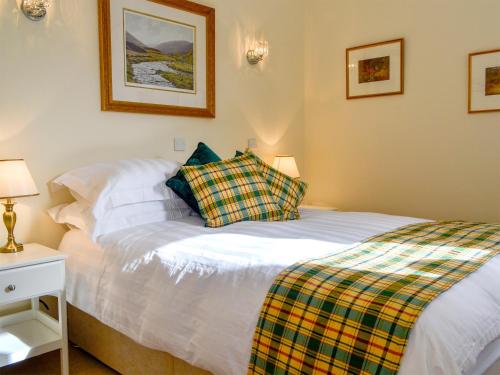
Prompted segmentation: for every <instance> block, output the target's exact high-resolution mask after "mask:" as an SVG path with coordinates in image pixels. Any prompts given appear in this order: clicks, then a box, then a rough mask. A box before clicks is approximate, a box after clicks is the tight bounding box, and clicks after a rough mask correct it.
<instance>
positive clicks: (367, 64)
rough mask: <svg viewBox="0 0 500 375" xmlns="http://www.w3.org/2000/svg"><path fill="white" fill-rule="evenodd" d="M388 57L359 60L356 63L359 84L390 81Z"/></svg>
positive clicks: (389, 60)
mask: <svg viewBox="0 0 500 375" xmlns="http://www.w3.org/2000/svg"><path fill="white" fill-rule="evenodd" d="M390 64H391V58H390V56H384V57H377V58H374V59H367V60H360V61H359V62H358V76H359V77H358V81H359V83H369V82H378V81H388V80H390V79H391V74H390V72H391V66H390Z"/></svg>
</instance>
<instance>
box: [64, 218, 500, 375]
mask: <svg viewBox="0 0 500 375" xmlns="http://www.w3.org/2000/svg"><path fill="white" fill-rule="evenodd" d="M421 221H422V220H418V219H413V218H405V217H396V216H387V215H380V214H369V213H340V212H322V211H310V210H305V211H304V212H303V219H302V220H300V221H292V222H286V223H251V222H245V223H238V224H235V225H231V226H228V227H224V228H221V229H208V228H204V227H203V225H202V222H201V220H200V219H199V218H195V217H191V218H188V219H185V220H182V221H171V222H162V223H158V224H148V225H144V226H140V227H135V228H133V229H127V230H124V231H120V232H115V233H112V234H108V235H105V236H102V237H100V238H99V241H98V242H99V246H96V245H95V244H92V243H91V242H90V240H88V239H86V238H85V237H84V235H83V234H82V233H81V232H79V231H70V232H68V233H67V234H66V236H65V237H64V239H63V241H62V243H61V246H60V248H61V250H63V251H65V252H67V253H68V254H69V255H70V256H69V259H68V261H67V269H68V274H67V278H68V280H67V296H68V301H69V302H70V303H71V304H73V305H74V306H76V307H78V308H80V309H81V310H83V311H85V312H87V313H89V314H90V315H92V316H94V317H96V318H97V319H99V320H100V321H102V322H103V323H105V324H106V325H108V326H110V327H112V328H114V329H116V330H118V331H120V332H122V333H124V334H125V335H127V336H129V337H131V338H132V339H134V340H136V341H138V342H139V343H141V344H142V345H145V346H147V347H150V348H154V349H158V350H162V351H166V352H169V353H171V354H172V355H174V356H176V357H179V358H181V359H184V360H185V361H187V362H189V363H191V364H193V365H195V366H198V367H200V368H204V369H206V370H209V371H211V372H213V373H214V374H245V373H246V367H247V364H248V361H249V357H250V351H251V343H252V336H253V333H254V330H255V326H256V323H257V318H258V314H259V311H260V308H261V305H262V302H263V300H264V298H265V296H266V293H267V291H268V288H269V287H270V285H271V283H272V281H273V279H274V278H275V276H277V275H278V274H279V273H280V271H282V270H283V269H284V268H285V267H287V266H289V265H291V264H293V263H295V262H297V261H299V260H302V259H306V258H309V257H316V256H319V255H322V254H328V253H332V252H337V251H342V249H344V248H345V247H347V246H352V245H353V244H355V243H357V242H360V241H362V240H364V239H366V238H368V237H370V236H373V235H376V234H380V233H383V232H386V231H389V230H393V229H396V228H398V227H400V226H403V225H407V224H412V223H417V222H421ZM499 274H500V257H496V258H494V259H493V260H492V261H490V262H489V263H488V264H486V265H485V266H483V267H482V268H481V269H479V270H478V271H477V272H475V273H473V274H472V275H470V276H469V277H468V278H466V279H464V280H462V281H461V282H460V283H458V284H456V285H455V286H454V287H453V288H451V289H450V290H448V291H447V292H445V293H443V294H442V295H441V296H439V297H438V298H437V299H435V300H434V301H433V302H432V303H431V304H430V305H429V306H428V308H427V309H426V310H425V311H424V312H423V314H422V315H421V316H420V318H419V319H418V321H417V324H416V326H415V328H414V329H413V331H412V333H411V336H410V339H409V345H408V347H407V350H406V353H405V355H404V357H403V361H402V366H401V370H400V374H405V375H410V374H432V375H439V374H446V375H453V374H457V375H458V374H462V373H469V372H470V371H471V370H472V369H473V368H474V366H476V365H477V364H476V361H477V358H478V355H479V354H480V352H481V351H482V350H483V349H484V348H485V347H486V345H488V344H489V343H491V342H493V341H494V340H496V339H497V338H499V337H500V277H498V275H499ZM497 354H498V353H494V354H493V355H492V356H493V357H495V358H498V355H497Z"/></svg>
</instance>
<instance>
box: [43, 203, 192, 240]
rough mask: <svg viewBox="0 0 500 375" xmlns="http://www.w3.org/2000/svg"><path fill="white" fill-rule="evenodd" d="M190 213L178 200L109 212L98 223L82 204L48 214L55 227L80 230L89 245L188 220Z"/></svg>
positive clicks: (50, 211) (130, 206) (87, 206)
mask: <svg viewBox="0 0 500 375" xmlns="http://www.w3.org/2000/svg"><path fill="white" fill-rule="evenodd" d="M191 212H192V210H191V208H189V206H188V205H187V204H186V203H184V201H183V200H181V199H178V198H175V199H169V200H165V201H151V202H145V203H137V204H128V205H124V206H120V207H117V208H112V209H110V210H108V211H107V212H106V213H105V214H104V216H103V217H102V218H100V219H98V220H96V219H95V217H94V215H93V214H92V207H90V206H89V205H88V204H86V203H85V202H84V201H76V202H73V203H70V204H61V205H59V206H56V207H53V208H51V209H49V210H48V214H49V216H50V217H51V218H52V220H54V221H55V222H56V223H58V224H66V225H69V226H71V227H75V228H78V229H81V230H82V231H83V232H85V233H86V234H87V235H88V236H89V237H90V238H91V239H92V240H93V241H95V240H96V239H97V237H99V236H101V235H103V234H108V233H112V232H115V231H118V230H122V229H126V228H130V227H135V226H138V225H143V224H149V223H155V222H160V221H165V220H177V219H181V218H183V217H187V216H189V215H190V214H191Z"/></svg>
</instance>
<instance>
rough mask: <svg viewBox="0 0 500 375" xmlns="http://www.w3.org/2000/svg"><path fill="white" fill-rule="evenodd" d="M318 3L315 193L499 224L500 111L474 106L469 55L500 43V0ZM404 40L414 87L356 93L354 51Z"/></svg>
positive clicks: (309, 172)
mask: <svg viewBox="0 0 500 375" xmlns="http://www.w3.org/2000/svg"><path fill="white" fill-rule="evenodd" d="M307 4H308V7H307V16H306V18H307V20H306V128H305V129H306V132H305V136H306V149H305V153H306V169H305V171H306V178H307V179H308V180H309V181H310V183H311V188H310V191H309V195H308V200H309V201H310V202H318V203H324V204H331V205H334V206H338V207H340V208H342V209H346V210H363V211H380V212H387V213H393V214H399V215H412V216H421V217H429V218H435V219H439V218H443V219H457V218H461V219H467V220H481V221H483V220H484V221H500V113H491V114H476V115H469V114H467V56H468V53H470V52H474V51H481V50H489V49H495V48H500V28H499V26H498V15H499V14H500V1H498V0H474V1H470V0H371V1H366V0H349V1H343V0H315V1H308V2H307ZM401 37H404V38H405V40H406V92H405V94H404V95H400V96H392V97H380V98H368V99H358V100H350V101H347V100H346V99H345V49H346V48H348V47H352V46H357V45H363V44H368V43H373V42H378V41H384V40H390V39H395V38H401Z"/></svg>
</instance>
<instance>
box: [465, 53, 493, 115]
mask: <svg viewBox="0 0 500 375" xmlns="http://www.w3.org/2000/svg"><path fill="white" fill-rule="evenodd" d="M494 66H500V52H494V53H488V54H482V55H474V56H472V59H471V67H470V69H471V77H470V79H471V82H470V85H471V87H470V88H471V92H470V95H471V98H470V99H471V108H470V109H471V110H472V111H485V110H496V109H500V95H486V68H490V67H494Z"/></svg>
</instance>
